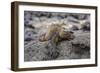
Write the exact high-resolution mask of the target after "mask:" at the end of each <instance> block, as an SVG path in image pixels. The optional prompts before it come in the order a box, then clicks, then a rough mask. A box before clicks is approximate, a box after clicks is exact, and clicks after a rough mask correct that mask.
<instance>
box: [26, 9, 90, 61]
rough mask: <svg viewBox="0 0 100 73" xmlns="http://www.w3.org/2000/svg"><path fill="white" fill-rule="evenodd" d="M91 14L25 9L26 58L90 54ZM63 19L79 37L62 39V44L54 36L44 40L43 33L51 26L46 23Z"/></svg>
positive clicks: (71, 57) (44, 59)
mask: <svg viewBox="0 0 100 73" xmlns="http://www.w3.org/2000/svg"><path fill="white" fill-rule="evenodd" d="M89 18H90V15H89V14H74V13H73V14H72V13H49V12H37V11H36V12H35V11H34V12H33V11H25V12H24V26H25V29H24V61H46V60H63V59H66V60H67V59H87V58H90V50H91V49H90V23H89V22H90V20H89ZM59 21H63V22H64V23H65V24H66V26H68V29H69V30H71V31H73V32H74V35H75V38H74V39H73V40H70V41H68V40H64V41H62V42H59V44H58V45H55V44H54V43H53V42H52V41H50V40H49V41H45V42H40V41H39V40H38V39H39V36H40V35H41V34H42V33H44V32H45V31H46V30H47V28H46V26H47V25H50V24H52V23H54V22H59ZM67 23H68V24H69V25H68V24H67ZM70 25H71V27H70Z"/></svg>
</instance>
